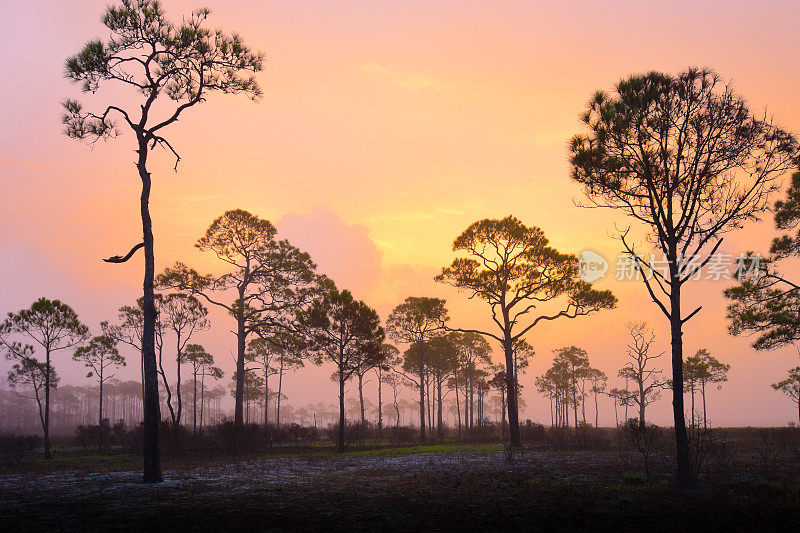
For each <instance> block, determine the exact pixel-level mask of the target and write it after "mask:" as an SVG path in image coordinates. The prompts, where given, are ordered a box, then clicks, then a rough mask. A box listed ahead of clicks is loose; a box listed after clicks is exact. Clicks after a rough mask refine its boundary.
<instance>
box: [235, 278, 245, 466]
mask: <svg viewBox="0 0 800 533" xmlns="http://www.w3.org/2000/svg"><path fill="white" fill-rule="evenodd" d="M237 313H239V316H237V317H236V394H235V396H234V409H233V451H234V454H235V453H236V451H237V447H238V446H237V445H238V441H239V433H240V431H241V429H242V426H243V425H244V354H245V350H246V348H247V346H246V344H245V342H246V338H245V337H246V332H245V323H244V322H245V320H244V316H243V313H244V287H240V288H239V300H238V305H237Z"/></svg>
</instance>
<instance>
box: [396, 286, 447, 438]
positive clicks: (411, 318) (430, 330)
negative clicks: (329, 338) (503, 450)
mask: <svg viewBox="0 0 800 533" xmlns="http://www.w3.org/2000/svg"><path fill="white" fill-rule="evenodd" d="M447 320H449V317H448V316H447V308H446V307H445V301H444V300H442V299H440V298H428V297H426V296H422V297H417V296H409V297H408V298H406V299H405V301H404V302H403V303H401V304H400V305H398V306H397V307H395V308H394V309H393V310H392V312H391V314H390V315H389V318H388V319H387V320H386V330H387V332H388V334H389V337H391V338H392V339H394V340H395V341H397V342H402V343H407V344H409V345H413V346H414V347H415V350H417V355H416V359H415V360H416V362H417V375H418V376H419V381H418V382H416V385H417V388H418V389H419V438H420V441H422V442H424V441H425V342H426V341H428V340H430V339H432V338H433V337H435V336H437V335H439V333H440V331H439V330H440V329H441V327H442V324H444V323H445V322H446V321H447ZM429 422H430V421H429Z"/></svg>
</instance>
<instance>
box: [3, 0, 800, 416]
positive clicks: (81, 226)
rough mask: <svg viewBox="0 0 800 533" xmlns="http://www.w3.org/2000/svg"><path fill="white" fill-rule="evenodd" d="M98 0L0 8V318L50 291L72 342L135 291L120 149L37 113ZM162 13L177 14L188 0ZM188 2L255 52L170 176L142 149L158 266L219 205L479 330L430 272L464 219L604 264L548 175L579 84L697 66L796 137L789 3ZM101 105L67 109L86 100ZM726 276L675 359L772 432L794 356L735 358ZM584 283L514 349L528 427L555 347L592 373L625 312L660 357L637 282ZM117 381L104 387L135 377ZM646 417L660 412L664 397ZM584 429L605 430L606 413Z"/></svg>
mask: <svg viewBox="0 0 800 533" xmlns="http://www.w3.org/2000/svg"><path fill="white" fill-rule="evenodd" d="M105 4H106V2H105V1H89V0H86V1H80V2H77V1H71V2H68V1H41V2H23V1H12V2H11V3H10V5H9V6H6V16H4V17H3V19H2V21H0V50H2V52H0V53H1V54H2V56H0V68H2V73H3V80H4V81H3V83H2V85H0V97H2V102H3V104H4V106H3V107H4V113H3V116H2V118H0V122H1V123H2V128H0V177H2V179H1V180H0V195H1V196H0V213H1V214H2V220H3V221H4V225H5V228H4V229H5V230H4V231H3V232H2V234H0V302H2V306H1V308H0V311H2V312H7V311H16V310H18V309H19V308H21V307H23V306H27V305H29V304H30V303H31V301H32V300H33V299H35V298H36V297H39V296H42V295H44V296H47V297H51V298H61V299H63V300H65V301H67V302H68V303H70V304H71V305H73V307H75V309H76V310H77V311H78V312H79V314H80V315H81V317H82V318H83V320H84V321H85V322H86V323H87V324H88V325H89V326H90V327H92V328H93V329H94V330H95V331H96V330H97V327H98V323H99V321H100V320H104V319H113V318H114V317H115V315H116V309H117V308H118V307H120V306H121V305H125V304H129V303H131V302H132V301H133V300H134V299H135V298H136V296H137V295H138V293H139V292H140V286H141V280H140V278H141V268H142V267H141V260H139V261H134V262H132V263H131V264H126V265H121V266H110V265H107V264H105V263H102V262H100V260H99V259H100V258H101V257H107V256H108V255H112V254H115V253H119V252H122V251H123V250H126V249H127V248H128V247H129V246H130V245H132V244H133V243H134V242H137V241H138V235H139V232H140V230H139V220H138V207H137V206H138V194H139V187H140V184H139V182H138V178H137V176H136V174H135V172H134V168H133V165H132V160H133V154H132V149H133V147H132V145H131V138H130V136H129V135H123V136H122V137H120V138H119V139H117V140H115V141H113V142H110V143H107V144H98V145H96V146H95V147H94V148H93V149H90V148H88V147H86V146H84V145H81V144H79V143H77V142H74V141H70V140H69V139H67V138H66V137H64V136H63V135H62V134H61V125H60V124H59V120H58V119H59V114H60V101H61V100H62V99H63V98H65V97H76V96H79V92H78V90H77V89H76V88H75V87H72V86H71V85H70V84H69V83H68V82H67V81H65V80H64V79H63V78H62V71H63V61H64V59H65V58H66V57H67V56H68V55H70V54H72V53H74V52H76V51H77V50H78V49H79V48H80V46H81V44H82V43H83V42H85V41H86V40H88V39H90V38H93V37H105V36H106V34H105V32H104V31H103V28H102V26H101V25H100V23H99V17H100V14H101V12H102V10H103V7H104V6H105ZM201 4H202V3H201ZM165 5H166V7H167V10H168V13H169V14H170V15H172V16H173V17H176V16H179V15H180V14H183V13H186V12H187V11H189V10H190V9H192V8H194V7H196V5H197V4H196V3H195V2H183V1H167V2H165ZM205 5H208V6H209V7H210V8H212V11H213V15H212V17H213V18H212V24H213V25H214V26H219V27H222V28H224V29H226V30H228V31H232V30H235V31H237V32H240V33H241V34H242V35H243V36H244V37H245V39H246V41H247V42H248V43H249V44H251V45H252V46H253V47H255V48H259V49H261V50H263V51H264V52H265V53H266V56H267V59H268V60H267V62H266V64H265V69H264V71H263V72H262V73H261V74H260V75H259V81H260V83H261V85H262V88H263V90H264V98H263V99H262V100H261V101H260V102H259V103H257V104H255V103H252V102H250V101H248V100H247V99H246V98H243V97H229V96H215V97H212V98H210V99H209V101H208V102H207V103H206V104H204V105H203V106H201V107H198V108H196V109H194V110H192V112H191V113H190V114H187V115H186V118H185V119H182V120H181V121H180V123H178V124H177V125H176V126H175V127H174V128H173V129H172V130H171V131H170V133H169V135H170V138H171V139H172V140H173V145H174V146H175V147H176V148H177V149H178V150H179V151H180V152H181V155H182V157H183V161H182V163H181V166H180V167H179V172H178V173H177V174H175V173H173V172H172V171H171V166H172V163H171V162H170V161H169V158H167V157H166V156H165V155H164V154H159V155H158V156H157V157H155V158H154V163H153V167H152V171H153V174H154V183H155V184H154V191H153V202H152V209H153V217H154V222H155V230H156V254H157V255H156V261H157V269H158V270H160V269H161V268H163V267H164V266H166V265H168V264H170V263H172V262H174V261H175V260H176V259H181V260H183V261H185V262H187V263H189V264H192V265H196V266H199V267H202V268H203V269H211V268H216V265H214V264H213V262H211V260H210V259H208V258H205V257H203V256H202V255H201V254H199V253H198V252H197V251H196V250H195V249H194V248H193V244H194V242H195V240H196V239H197V238H198V237H199V236H200V235H201V234H202V233H203V231H204V230H205V228H206V227H207V226H208V224H209V223H210V222H211V220H212V219H213V218H215V217H216V216H218V215H220V214H221V213H222V212H223V211H225V210H226V209H231V208H239V207H240V208H244V209H248V210H250V211H252V212H253V213H256V214H258V215H260V216H262V217H264V218H268V219H270V220H272V221H274V222H275V223H276V225H277V227H278V229H279V231H280V232H281V235H282V236H283V237H287V238H289V239H290V240H292V242H294V243H295V244H296V245H298V246H299V247H301V248H304V249H306V250H308V251H309V252H310V253H311V255H312V257H313V258H314V259H315V260H316V261H317V263H318V264H319V266H320V270H321V271H323V272H325V273H328V274H329V275H330V276H331V277H333V279H334V280H336V281H337V283H338V284H339V285H340V286H341V287H344V288H349V289H351V290H352V291H353V292H354V293H355V294H356V295H357V296H358V297H359V298H363V299H364V300H365V301H367V303H369V304H371V305H373V306H375V307H376V308H377V309H378V310H379V312H380V313H381V315H382V316H383V317H386V316H387V315H388V313H389V311H390V310H391V309H392V307H393V306H394V305H396V304H397V303H399V302H400V301H402V299H403V298H405V297H406V296H409V295H434V296H441V297H445V298H447V300H448V303H449V307H450V309H451V315H452V317H453V324H454V325H456V326H464V327H472V326H485V325H486V324H487V321H488V320H487V319H488V314H487V309H486V308H484V306H483V305H481V304H480V303H478V302H468V301H467V300H466V298H465V296H464V295H463V294H459V293H457V292H456V291H454V290H450V289H447V288H445V287H442V286H438V285H436V284H435V283H433V281H432V278H433V276H434V275H435V274H436V273H437V272H438V271H439V269H440V268H441V267H442V266H443V265H445V264H447V263H449V261H450V260H451V258H452V254H451V252H450V246H451V243H452V240H453V238H455V237H456V236H457V235H458V234H459V233H460V232H461V231H462V230H463V229H464V228H465V227H466V226H467V225H469V224H470V223H471V222H473V221H475V220H478V219H480V218H486V217H503V216H505V215H507V214H509V213H511V214H514V215H515V216H517V217H518V218H520V219H521V220H522V221H523V222H525V223H526V224H529V225H537V226H539V227H541V228H542V229H543V230H544V231H545V233H546V234H547V235H548V237H549V238H550V240H551V243H552V244H553V245H554V246H556V247H557V248H558V249H560V250H562V251H568V252H573V253H577V252H580V251H581V250H583V249H586V248H591V249H594V250H597V251H599V252H601V253H602V254H604V255H606V256H607V257H610V258H613V257H615V256H616V254H617V253H618V252H619V246H618V243H617V242H616V241H615V240H614V239H612V238H611V237H610V235H611V234H613V228H614V223H615V222H617V223H618V224H621V223H624V222H625V221H624V220H623V219H621V218H617V217H615V216H614V215H613V214H611V213H603V212H598V211H594V210H582V209H579V208H577V207H575V206H574V205H573V199H580V197H581V192H580V189H579V188H578V187H577V186H576V185H575V184H574V183H572V182H571V181H570V180H569V178H568V176H569V166H568V162H567V153H566V142H567V140H568V139H569V137H570V136H571V135H573V134H575V133H577V132H578V131H580V124H579V122H578V115H579V114H580V112H581V111H582V110H583V108H584V105H585V102H586V101H587V100H588V98H589V96H590V95H591V94H592V92H593V91H595V90H597V89H608V88H610V87H611V86H613V84H614V83H615V82H616V81H617V80H618V79H620V78H621V77H623V76H625V75H628V74H631V73H636V72H641V71H645V70H651V69H656V70H664V71H667V72H677V71H679V70H681V69H683V68H685V67H687V66H689V65H700V66H711V67H713V68H715V69H716V70H717V71H718V72H719V73H720V74H721V75H723V76H724V77H725V78H726V79H728V80H731V81H732V82H733V84H734V86H735V88H736V90H737V91H738V92H739V93H741V94H742V95H743V96H745V97H746V98H747V99H748V101H749V102H750V104H751V106H752V108H753V109H754V110H756V111H762V110H764V109H767V110H768V112H769V113H771V114H773V115H774V116H775V118H776V120H777V122H778V123H780V124H781V125H783V126H784V127H785V128H788V129H790V130H792V131H794V132H798V133H800V101H799V100H798V98H797V87H798V86H800V68H799V67H800V58H798V56H797V53H796V50H797V49H798V48H799V46H798V45H800V37H799V36H798V32H797V28H798V27H800V9H798V7H797V5H796V3H795V2H793V1H789V0H787V1H783V2H780V1H773V2H763V1H762V2H755V1H754V2H732V1H719V2H708V1H700V2H698V1H695V2H671V3H659V4H656V3H649V2H599V1H594V2H588V1H587V2H577V1H575V2H552V3H545V2H523V1H520V2H510V1H505V2H445V1H429V2H413V1H402V2H401V1H396V2H296V1H284V2H274V1H266V2H256V1H252V2H250V1H241V2H221V1H212V0H210V1H207V2H205ZM120 94H121V93H117V92H115V91H105V92H104V91H101V93H99V94H98V95H97V96H96V97H94V98H86V97H85V96H84V97H82V100H84V101H85V102H86V103H89V102H94V103H95V104H96V105H97V106H99V105H101V104H102V103H103V102H106V101H107V100H106V99H105V98H106V97H109V95H114V96H117V95H120ZM117 97H118V98H120V97H121V98H122V99H123V101H127V102H130V101H132V100H130V99H127V97H126V96H124V95H122V96H117ZM772 232H773V230H772V224H771V222H770V221H767V222H765V223H762V224H761V225H757V226H752V227H749V228H747V229H746V230H744V231H743V232H740V233H737V234H734V235H731V236H730V237H729V238H727V239H726V244H725V245H724V246H725V248H726V249H727V250H728V251H729V252H730V253H733V254H738V253H739V252H741V251H744V250H747V249H761V250H765V249H766V246H767V243H768V241H769V239H770V236H771V234H772ZM727 285H728V284H727V283H725V282H703V283H699V284H697V285H696V286H692V287H690V290H691V291H692V294H691V295H690V296H689V297H688V298H687V300H688V301H687V308H689V307H690V305H691V303H702V304H703V305H704V309H703V311H702V313H701V314H700V315H699V316H698V317H697V318H695V319H693V320H692V321H691V322H690V323H689V324H688V326H687V328H686V333H685V346H686V350H687V353H693V352H694V350H696V349H697V348H700V347H706V348H708V349H709V350H710V351H711V353H712V354H714V355H716V356H717V357H718V358H720V359H722V360H723V361H725V362H728V363H730V364H731V365H732V370H731V372H730V381H729V383H727V384H726V385H725V387H724V388H723V389H722V390H721V391H713V392H712V393H711V411H710V417H711V420H712V422H713V423H714V424H717V425H771V424H784V423H786V422H787V421H788V420H791V419H792V418H793V416H794V413H795V411H794V410H793V408H792V405H791V403H790V401H789V400H788V399H786V398H785V397H783V396H781V395H780V394H779V393H777V392H774V391H772V390H771V388H770V387H769V384H770V383H773V382H775V381H778V380H779V379H782V377H783V375H784V374H785V371H786V369H788V368H789V367H792V366H796V365H797V364H798V363H797V355H796V352H795V351H794V350H793V349H785V350H778V351H775V352H769V353H756V352H755V351H754V350H752V349H751V348H750V347H749V345H748V342H747V340H746V339H736V338H732V337H730V336H729V335H728V334H727V332H726V329H725V323H724V321H723V319H722V313H723V309H724V305H725V302H724V301H723V299H722V296H721V291H722V289H723V288H725V287H726V286H727ZM599 286H601V287H603V288H611V289H613V290H614V291H615V292H616V293H617V295H618V296H619V298H620V305H619V308H618V309H617V310H615V311H612V312H605V313H602V314H600V315H597V316H595V317H591V318H582V319H578V320H575V321H566V322H562V323H554V324H547V325H543V326H541V327H539V328H538V329H536V330H534V331H533V332H532V334H531V335H530V336H529V338H528V340H529V341H530V342H531V343H532V344H533V345H534V347H535V348H536V352H537V355H536V357H535V361H534V363H533V365H532V368H531V369H530V370H529V371H528V375H527V376H526V377H525V378H524V380H523V385H525V386H526V389H525V393H524V394H525V399H526V401H527V406H528V407H527V410H526V412H525V414H524V416H525V417H530V418H532V419H534V420H540V421H545V420H546V419H548V420H549V415H548V407H547V402H546V400H544V399H542V398H540V397H538V396H537V395H536V394H535V393H534V391H533V384H532V382H533V378H534V376H536V375H539V374H541V373H542V372H543V371H544V370H545V369H546V368H547V367H548V366H549V365H550V361H551V350H552V349H554V348H556V347H559V346H563V345H570V344H576V345H579V346H582V347H584V348H585V349H586V350H588V352H589V355H590V358H591V360H592V362H593V364H594V366H597V367H599V368H601V369H602V370H604V371H605V372H606V373H607V374H608V375H609V376H614V375H615V374H616V370H617V369H618V368H619V367H620V366H621V365H622V364H623V362H624V345H625V342H626V338H625V334H624V328H623V324H624V323H625V322H626V321H628V320H631V319H646V320H649V321H650V322H651V324H652V325H653V326H655V328H656V331H657V333H658V335H659V337H658V339H659V340H658V345H659V348H660V349H663V350H666V349H667V348H668V344H667V337H666V333H667V328H666V324H665V322H664V319H663V317H662V316H661V315H660V314H659V312H658V310H657V309H656V307H655V305H654V304H652V303H650V302H649V300H648V298H647V296H646V294H645V292H644V289H643V287H642V286H641V285H640V284H637V283H635V282H617V281H614V280H613V279H610V280H605V281H603V282H601V283H600V284H599ZM214 319H215V322H214V328H213V329H212V331H210V332H207V333H204V334H203V335H202V336H201V337H198V339H197V340H198V341H201V342H202V343H203V344H204V345H206V346H207V347H208V348H209V350H211V351H212V352H213V353H214V354H215V355H216V356H217V358H218V360H220V361H221V363H222V366H223V367H224V368H225V369H226V370H230V369H231V368H232V359H231V356H230V351H231V350H232V349H233V347H234V344H233V337H232V336H231V335H230V333H229V329H230V324H229V322H228V319H227V318H226V317H225V316H222V315H219V314H218V313H215V314H214ZM60 357H61V359H60V360H59V359H57V360H56V361H55V365H56V368H57V369H58V370H59V372H61V373H62V374H63V375H64V376H66V378H67V379H68V381H70V382H73V383H79V382H82V376H83V375H84V371H83V370H82V369H80V368H79V367H78V366H77V365H76V364H75V363H72V362H71V361H69V356H68V355H67V354H62V355H61V356H60ZM664 359H665V360H666V356H665V357H664ZM665 364H666V361H665ZM4 365H6V366H7V363H5V362H2V363H0V370H2V371H3V373H5V368H6V366H4ZM136 368H137V366H136V365H135V364H134V365H131V367H129V368H128V369H126V370H125V371H124V372H122V373H121V377H130V378H133V377H136ZM329 374H330V369H328V368H307V369H304V370H302V371H301V372H299V373H297V374H295V375H291V376H289V377H288V378H287V379H286V385H285V389H286V393H287V395H288V396H289V400H288V401H289V403H291V404H293V405H301V404H305V403H307V402H311V401H314V402H316V401H319V400H325V401H327V402H333V401H334V399H335V395H336V389H335V386H334V385H333V384H331V383H329V382H328V376H329ZM617 381H618V380H616V379H614V378H612V380H611V383H612V384H614V385H616V384H617ZM651 414H652V419H653V420H654V421H655V422H656V423H669V420H670V418H669V416H670V404H669V401H668V400H667V399H663V400H661V401H660V402H658V403H657V404H656V405H655V406H653V408H652V410H651ZM601 423H606V424H609V423H613V412H612V410H611V404H610V402H609V401H606V402H605V406H604V407H603V411H601Z"/></svg>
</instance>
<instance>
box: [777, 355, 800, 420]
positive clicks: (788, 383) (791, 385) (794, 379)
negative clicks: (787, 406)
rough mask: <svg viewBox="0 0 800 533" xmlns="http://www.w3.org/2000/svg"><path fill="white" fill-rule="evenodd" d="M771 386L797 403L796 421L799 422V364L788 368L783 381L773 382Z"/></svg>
mask: <svg viewBox="0 0 800 533" xmlns="http://www.w3.org/2000/svg"><path fill="white" fill-rule="evenodd" d="M772 388H773V389H775V390H776V391H780V392H782V393H784V394H785V395H786V396H788V397H789V398H791V399H792V400H794V403H796V404H797V422H798V423H800V366H796V367H794V368H792V369H791V370H789V376H788V377H787V378H786V379H784V380H783V381H779V382H778V383H773V384H772Z"/></svg>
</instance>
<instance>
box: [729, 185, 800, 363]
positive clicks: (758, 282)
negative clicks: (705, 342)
mask: <svg viewBox="0 0 800 533" xmlns="http://www.w3.org/2000/svg"><path fill="white" fill-rule="evenodd" d="M774 220H775V226H776V227H777V228H778V230H779V231H782V232H789V231H790V230H793V229H795V228H797V227H798V224H800V172H795V173H794V174H793V175H792V181H791V184H790V186H789V188H788V190H787V191H786V197H785V199H783V200H778V201H777V202H775V219H774ZM798 256H800V233H798V234H797V235H791V234H790V233H784V234H782V235H780V236H778V237H776V238H775V239H773V241H772V245H771V247H770V256H769V257H767V258H762V259H760V261H759V262H758V264H755V261H756V258H755V257H754V256H752V255H751V257H750V258H748V259H745V260H743V261H742V264H741V268H742V269H748V270H749V269H752V268H754V269H756V271H757V276H755V277H754V278H753V277H749V278H747V277H745V278H744V279H742V280H740V284H739V285H737V286H734V287H730V288H728V289H726V290H725V296H726V297H727V298H728V299H729V300H731V304H730V305H729V306H728V312H727V318H728V320H729V325H728V330H729V331H730V332H731V334H733V335H754V334H757V335H758V336H757V337H756V340H755V341H754V342H753V348H755V349H756V350H772V349H774V348H779V347H781V346H786V345H789V344H793V343H795V342H797V341H798V340H800V284H798V283H797V282H795V281H793V280H792V279H791V277H790V276H788V275H786V274H783V273H782V272H781V271H780V270H779V268H778V267H779V265H780V264H782V263H784V262H786V260H787V259H791V258H796V257H798Z"/></svg>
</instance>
